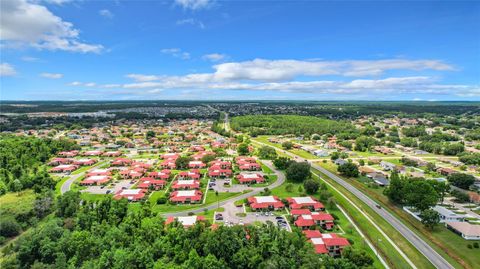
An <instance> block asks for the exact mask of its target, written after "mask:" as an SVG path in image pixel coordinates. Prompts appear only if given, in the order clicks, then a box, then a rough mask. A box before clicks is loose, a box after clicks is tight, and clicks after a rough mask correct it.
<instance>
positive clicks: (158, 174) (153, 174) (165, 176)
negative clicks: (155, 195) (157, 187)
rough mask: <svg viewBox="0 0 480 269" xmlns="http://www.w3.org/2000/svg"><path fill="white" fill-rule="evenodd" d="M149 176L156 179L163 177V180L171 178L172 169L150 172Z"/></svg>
mask: <svg viewBox="0 0 480 269" xmlns="http://www.w3.org/2000/svg"><path fill="white" fill-rule="evenodd" d="M148 177H152V178H154V179H163V180H167V179H169V178H170V170H168V169H163V170H162V171H160V172H150V173H149V174H148Z"/></svg>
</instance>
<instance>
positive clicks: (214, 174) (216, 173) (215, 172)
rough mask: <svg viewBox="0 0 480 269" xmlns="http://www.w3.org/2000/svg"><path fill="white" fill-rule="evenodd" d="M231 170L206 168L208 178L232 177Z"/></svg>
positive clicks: (213, 167) (214, 167)
mask: <svg viewBox="0 0 480 269" xmlns="http://www.w3.org/2000/svg"><path fill="white" fill-rule="evenodd" d="M232 173H233V172H232V170H231V169H219V168H217V167H216V166H211V167H210V168H208V176H209V177H211V178H225V177H230V176H232Z"/></svg>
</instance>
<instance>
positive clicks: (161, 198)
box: [157, 197, 167, 205]
mask: <svg viewBox="0 0 480 269" xmlns="http://www.w3.org/2000/svg"><path fill="white" fill-rule="evenodd" d="M166 203H167V198H166V197H160V198H158V200H157V205H163V204H166Z"/></svg>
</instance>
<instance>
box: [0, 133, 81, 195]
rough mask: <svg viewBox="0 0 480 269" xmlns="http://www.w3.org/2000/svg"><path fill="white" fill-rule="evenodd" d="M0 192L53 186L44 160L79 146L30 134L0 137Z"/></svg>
mask: <svg viewBox="0 0 480 269" xmlns="http://www.w3.org/2000/svg"><path fill="white" fill-rule="evenodd" d="M0 149H1V150H0V195H2V194H5V193H6V192H7V191H15V192H17V191H21V190H24V189H29V188H33V189H34V190H35V191H36V192H41V191H42V189H44V188H46V189H53V188H54V187H55V182H54V181H53V179H52V178H51V177H50V176H49V174H48V173H47V171H46V170H45V165H44V164H45V162H47V161H48V160H49V159H50V158H51V157H52V156H54V155H55V154H56V153H57V152H59V151H64V150H72V149H79V146H78V145H77V144H76V143H75V142H73V141H70V140H64V139H62V140H56V139H40V138H35V137H31V136H28V137H27V136H14V135H1V136H0Z"/></svg>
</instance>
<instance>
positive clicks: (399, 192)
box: [384, 171, 405, 204]
mask: <svg viewBox="0 0 480 269" xmlns="http://www.w3.org/2000/svg"><path fill="white" fill-rule="evenodd" d="M384 192H385V195H386V196H387V197H388V199H389V200H390V201H391V202H393V203H396V204H402V203H403V202H404V198H405V179H404V178H402V177H400V176H399V175H398V173H397V172H395V171H393V172H392V174H391V175H390V184H389V185H388V187H387V188H385V191H384Z"/></svg>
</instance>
